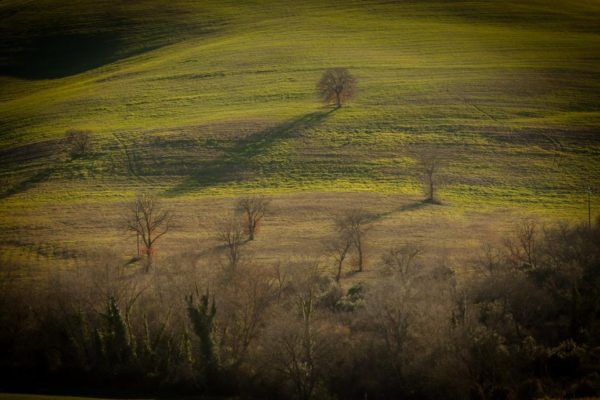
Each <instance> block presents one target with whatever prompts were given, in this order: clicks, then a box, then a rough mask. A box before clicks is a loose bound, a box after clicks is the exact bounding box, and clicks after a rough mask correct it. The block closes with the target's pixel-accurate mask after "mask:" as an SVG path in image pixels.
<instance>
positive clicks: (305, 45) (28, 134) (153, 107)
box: [0, 0, 600, 231]
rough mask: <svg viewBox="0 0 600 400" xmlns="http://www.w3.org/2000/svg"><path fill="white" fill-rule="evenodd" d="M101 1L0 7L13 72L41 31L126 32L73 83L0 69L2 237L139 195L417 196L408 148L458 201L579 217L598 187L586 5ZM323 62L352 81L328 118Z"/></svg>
mask: <svg viewBox="0 0 600 400" xmlns="http://www.w3.org/2000/svg"><path fill="white" fill-rule="evenodd" d="M112 6H113V4H111V2H109V1H103V2H95V3H94V5H93V6H90V5H89V2H83V1H74V2H64V1H61V0H53V1H46V2H44V3H40V2H36V3H35V5H34V4H33V3H27V2H22V1H10V2H3V4H2V5H0V16H1V17H2V18H3V21H8V22H9V23H8V24H4V27H3V32H2V33H3V34H4V36H5V37H7V38H8V39H9V40H7V41H6V43H8V45H5V46H4V47H3V48H2V49H1V50H2V57H3V58H0V59H2V60H8V61H6V62H8V63H9V64H10V62H13V61H14V60H15V58H14V57H15V56H14V54H17V53H19V51H20V50H19V49H21V48H26V47H27V46H28V44H31V43H35V40H34V39H35V37H36V35H38V34H37V33H35V30H34V29H32V28H31V27H33V26H35V25H36V24H38V23H43V24H44V28H43V29H41V30H40V32H41V33H40V35H42V34H47V33H48V32H51V33H52V35H54V36H55V37H59V38H60V37H62V36H61V35H65V34H66V33H68V34H72V35H75V36H77V35H79V36H81V37H90V35H91V36H92V37H93V35H96V34H99V33H102V34H105V33H109V34H110V35H112V36H111V37H113V36H114V37H116V38H118V40H117V41H116V43H117V44H118V45H117V46H116V47H115V48H114V49H113V50H114V51H112V52H110V53H109V54H106V55H105V56H104V57H103V58H102V59H100V60H97V61H98V62H97V63H96V64H94V65H88V66H87V67H88V68H83V69H81V70H78V71H77V73H74V74H70V75H69V74H68V75H65V76H61V77H55V78H54V79H40V76H36V75H35V74H33V73H30V74H29V75H27V74H25V75H24V74H22V73H20V74H18V73H13V72H14V71H13V70H14V68H13V69H11V68H7V69H5V71H6V75H5V76H2V77H0V86H1V87H2V90H0V152H1V154H2V160H1V161H0V182H2V184H3V192H2V194H0V212H1V213H2V215H1V218H0V219H1V221H0V223H1V224H2V226H3V227H4V228H6V229H8V230H9V231H10V230H15V229H23V226H29V228H33V227H35V226H36V224H41V225H44V223H43V221H44V220H45V219H47V218H49V220H50V221H53V220H54V219H53V217H51V216H48V215H46V212H47V211H46V209H47V208H48V207H50V208H53V207H54V206H56V205H60V206H61V207H62V208H58V210H57V211H56V212H58V213H59V215H60V216H61V217H62V216H64V215H66V214H68V213H69V212H70V211H69V210H70V209H69V207H77V205H78V204H88V205H90V204H93V205H106V206H107V207H110V205H111V204H114V203H116V202H119V201H121V200H123V199H124V198H126V197H127V196H130V195H132V194H133V193H135V192H136V191H138V190H145V189H153V190H155V191H158V192H159V193H160V194H162V195H163V196H165V197H167V198H169V199H170V201H173V202H177V201H183V202H184V204H188V205H189V206H190V207H191V206H192V204H193V203H192V200H195V199H196V198H197V197H198V196H199V195H220V196H221V195H224V196H231V195H235V194H238V193H243V192H247V191H256V190H266V191H269V192H271V193H288V192H292V193H295V192H299V191H309V192H310V191H317V192H324V191H334V192H340V191H353V192H363V191H370V192H382V193H388V194H400V195H403V196H409V197H411V196H412V197H415V196H418V193H419V191H420V184H419V181H418V170H417V169H416V168H415V165H414V153H415V152H418V151H422V150H423V149H426V148H434V147H436V148H438V147H442V148H443V149H444V151H445V152H446V155H447V159H448V161H447V166H446V167H445V168H444V170H443V178H444V181H445V186H444V189H443V190H444V197H445V199H447V201H449V202H450V203H452V204H453V205H455V206H458V207H459V208H461V209H464V208H465V207H466V208H469V207H476V208H480V207H490V209H493V208H497V207H505V206H507V207H521V208H523V209H527V210H531V211H533V212H538V211H539V212H545V213H549V214H558V215H560V216H567V217H576V218H580V217H581V216H582V215H583V206H584V204H583V199H584V188H585V187H587V185H588V184H591V185H592V186H593V187H595V188H598V187H600V141H599V140H598V137H597V132H598V128H599V126H600V112H599V107H598V106H599V104H600V100H599V99H598V95H597V93H598V92H600V66H599V64H598V55H599V54H600V36H599V35H598V33H599V32H598V26H600V24H599V23H598V22H599V21H600V5H598V3H597V2H593V1H589V2H586V1H581V2H577V4H572V2H567V1H553V2H549V3H548V2H541V1H534V2H528V3H527V4H522V3H521V2H516V1H506V2H495V1H478V2H451V3H449V2H441V1H425V2H375V1H373V2H358V1H357V2H337V1H332V2H325V3H324V2H302V4H296V3H286V2H262V1H261V2H258V1H257V2H252V1H247V2H243V3H242V4H238V2H210V1H206V2H200V3H199V2H188V1H173V2H169V5H168V6H164V3H163V2H161V3H160V4H159V2H155V1H142V2H127V3H124V4H123V5H122V6H120V7H118V8H116V9H115V8H114V7H112ZM40 10H41V11H40ZM62 21H71V22H69V23H67V24H62ZM115 21H117V22H118V23H117V22H115ZM61 24H62V25H61ZM52 35H51V36H52ZM7 46H9V47H7ZM7 49H8V50H7ZM61 54H63V53H61ZM64 54H65V55H66V56H69V54H71V53H70V52H68V51H66V52H64ZM16 59H17V61H18V60H19V59H18V58H16ZM11 60H13V61H11ZM75 61H77V60H75ZM331 66H346V67H348V68H349V69H350V70H351V72H352V73H354V74H355V75H356V76H357V77H358V79H359V93H358V95H357V97H356V99H355V100H354V101H352V102H351V103H350V104H349V105H348V106H347V107H343V108H341V109H339V110H336V111H332V110H331V109H330V108H327V107H325V108H324V107H322V106H321V105H320V104H318V102H317V100H316V98H315V94H314V85H315V83H316V81H317V79H318V78H319V76H320V74H321V73H322V71H323V69H325V68H327V67H331ZM84 67H86V66H84ZM26 72H27V71H26ZM42 78H44V77H42ZM46 78H47V77H46ZM69 128H81V129H90V130H92V131H93V132H94V152H93V154H91V155H90V156H88V157H86V158H82V159H77V160H70V159H69V157H68V156H67V155H66V154H65V153H63V152H60V151H59V150H58V149H59V148H60V139H61V138H62V137H63V135H64V132H65V130H67V129H69ZM593 203H594V208H596V206H597V205H598V204H600V197H598V195H597V194H595V195H594V196H593ZM65 207H66V208H65ZM61 210H65V211H61ZM56 218H58V217H56ZM27 221H29V222H27ZM49 224H50V222H49ZM25 230H27V229H25Z"/></svg>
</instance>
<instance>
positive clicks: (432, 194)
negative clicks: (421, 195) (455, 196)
mask: <svg viewBox="0 0 600 400" xmlns="http://www.w3.org/2000/svg"><path fill="white" fill-rule="evenodd" d="M433 190H434V187H433V176H431V175H429V199H428V200H429V201H430V202H431V203H433V199H434V198H435V197H434V193H433Z"/></svg>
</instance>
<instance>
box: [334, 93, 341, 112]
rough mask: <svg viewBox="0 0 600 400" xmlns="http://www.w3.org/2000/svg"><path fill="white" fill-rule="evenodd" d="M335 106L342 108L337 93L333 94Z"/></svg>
mask: <svg viewBox="0 0 600 400" xmlns="http://www.w3.org/2000/svg"><path fill="white" fill-rule="evenodd" d="M335 106H336V108H340V107H341V106H342V102H341V99H340V93H339V92H335Z"/></svg>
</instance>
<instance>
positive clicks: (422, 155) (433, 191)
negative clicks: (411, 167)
mask: <svg viewBox="0 0 600 400" xmlns="http://www.w3.org/2000/svg"><path fill="white" fill-rule="evenodd" d="M415 158H416V159H417V165H418V167H419V169H420V174H421V178H422V181H423V185H424V189H425V196H426V197H425V199H424V202H426V203H432V204H441V201H440V199H439V198H438V196H437V189H438V187H439V185H440V179H439V171H440V169H441V168H442V166H443V162H444V159H443V157H442V155H441V154H440V152H439V151H438V150H436V149H426V150H421V151H419V152H418V153H416V155H415Z"/></svg>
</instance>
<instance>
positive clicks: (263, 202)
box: [236, 196, 271, 240]
mask: <svg viewBox="0 0 600 400" xmlns="http://www.w3.org/2000/svg"><path fill="white" fill-rule="evenodd" d="M270 204H271V200H270V199H268V198H266V197H265V196H248V197H242V198H241V199H239V200H238V201H237V204H236V211H237V212H238V213H240V214H242V215H243V216H244V219H245V223H246V234H247V235H248V240H254V237H255V236H256V233H257V229H258V226H259V224H260V221H261V220H262V219H263V217H264V216H265V214H266V213H267V212H268V210H269V205H270Z"/></svg>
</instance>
